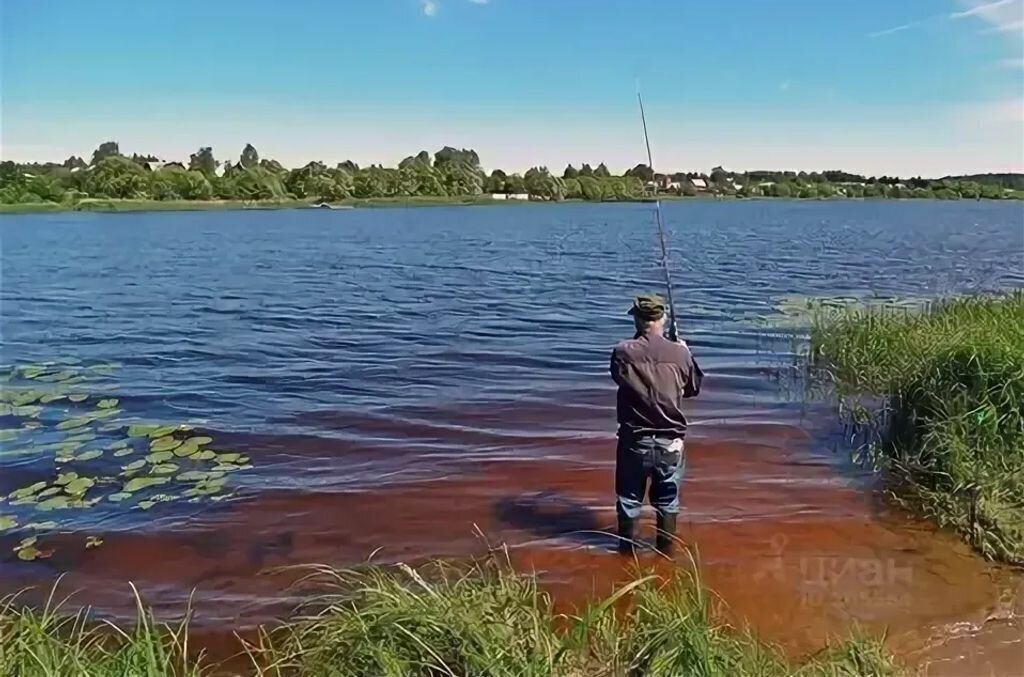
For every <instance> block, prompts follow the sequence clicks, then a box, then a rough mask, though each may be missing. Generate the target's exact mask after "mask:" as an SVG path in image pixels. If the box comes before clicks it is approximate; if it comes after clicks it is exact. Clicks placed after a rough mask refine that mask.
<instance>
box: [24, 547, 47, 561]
mask: <svg viewBox="0 0 1024 677" xmlns="http://www.w3.org/2000/svg"><path fill="white" fill-rule="evenodd" d="M17 552H18V559H20V560H23V561H25V562H31V561H33V560H37V559H41V558H45V557H49V556H50V553H49V552H43V551H42V550H37V549H36V548H35V547H32V546H29V547H27V548H22V549H20V550H18V551H17Z"/></svg>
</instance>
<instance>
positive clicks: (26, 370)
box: [21, 364, 46, 379]
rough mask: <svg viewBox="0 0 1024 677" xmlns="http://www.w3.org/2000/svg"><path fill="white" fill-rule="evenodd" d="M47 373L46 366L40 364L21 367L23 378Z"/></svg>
mask: <svg viewBox="0 0 1024 677" xmlns="http://www.w3.org/2000/svg"><path fill="white" fill-rule="evenodd" d="M45 373H46V367H42V366H38V365H34V364H31V365H27V366H24V367H22V368H21V375H22V377H23V378H29V379H32V378H39V377H40V376H42V375H43V374H45Z"/></svg>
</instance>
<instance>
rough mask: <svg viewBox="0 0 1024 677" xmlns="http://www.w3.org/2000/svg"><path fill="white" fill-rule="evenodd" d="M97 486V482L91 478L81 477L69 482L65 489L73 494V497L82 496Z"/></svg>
mask: <svg viewBox="0 0 1024 677" xmlns="http://www.w3.org/2000/svg"><path fill="white" fill-rule="evenodd" d="M95 484H96V480H94V479H92V478H91V477H79V478H78V479H76V480H72V481H71V482H68V484H67V486H65V487H64V491H66V492H67V493H69V494H71V495H72V496H81V495H83V494H85V492H87V491H89V489H91V488H92V487H93V485H95Z"/></svg>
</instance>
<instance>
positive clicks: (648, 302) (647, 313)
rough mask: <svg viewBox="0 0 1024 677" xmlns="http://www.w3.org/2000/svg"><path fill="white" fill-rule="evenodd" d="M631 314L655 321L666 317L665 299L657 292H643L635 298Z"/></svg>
mask: <svg viewBox="0 0 1024 677" xmlns="http://www.w3.org/2000/svg"><path fill="white" fill-rule="evenodd" d="M629 314H630V315H632V316H634V317H638V318H640V319H642V320H645V321H647V322H655V321H657V320H660V319H661V318H663V317H665V299H663V298H661V297H660V296H658V295H657V294H642V295H640V296H637V297H636V298H634V299H633V307H632V308H630V309H629Z"/></svg>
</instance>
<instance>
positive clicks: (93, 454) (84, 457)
mask: <svg viewBox="0 0 1024 677" xmlns="http://www.w3.org/2000/svg"><path fill="white" fill-rule="evenodd" d="M102 455H103V450H102V449H93V450H92V451H84V452H82V453H81V454H79V455H78V456H75V460H76V461H91V460H93V459H94V458H99V457H100V456H102Z"/></svg>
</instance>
